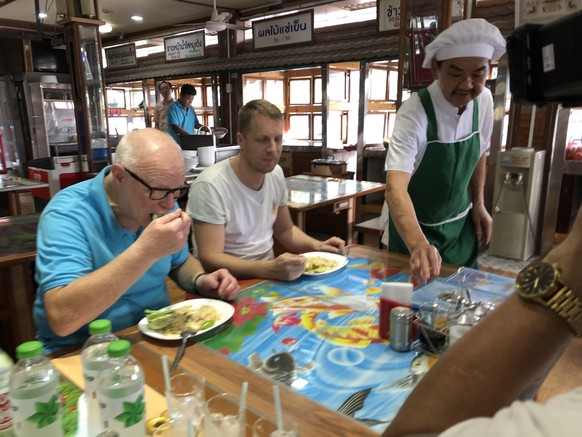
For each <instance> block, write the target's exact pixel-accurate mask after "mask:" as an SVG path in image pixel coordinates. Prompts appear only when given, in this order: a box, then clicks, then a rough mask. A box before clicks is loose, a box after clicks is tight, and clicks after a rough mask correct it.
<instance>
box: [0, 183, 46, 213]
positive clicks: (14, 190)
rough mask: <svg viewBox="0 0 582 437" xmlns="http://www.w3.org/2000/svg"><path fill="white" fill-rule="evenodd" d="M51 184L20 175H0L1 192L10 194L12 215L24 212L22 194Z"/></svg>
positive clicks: (9, 204)
mask: <svg viewBox="0 0 582 437" xmlns="http://www.w3.org/2000/svg"><path fill="white" fill-rule="evenodd" d="M48 186H49V184H48V183H46V182H40V181H34V180H32V179H26V178H22V177H20V176H11V175H0V193H6V195H7V196H8V211H9V214H10V215H19V214H21V213H22V207H21V204H20V195H21V194H22V193H28V192H30V191H32V190H33V189H36V188H45V187H48Z"/></svg>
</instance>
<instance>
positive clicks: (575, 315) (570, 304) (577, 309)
mask: <svg viewBox="0 0 582 437" xmlns="http://www.w3.org/2000/svg"><path fill="white" fill-rule="evenodd" d="M547 305H548V306H549V307H550V308H551V309H552V310H553V311H555V312H556V313H557V314H558V315H559V316H560V317H562V318H563V319H565V320H566V321H567V322H568V324H569V325H570V326H571V327H572V329H573V330H574V332H575V334H576V337H582V301H581V300H580V299H579V298H578V296H576V295H575V294H574V292H573V291H572V290H571V289H570V288H568V287H566V286H564V287H562V288H561V289H560V290H558V291H557V292H556V293H555V294H554V295H553V296H552V297H551V298H550V299H548V301H547Z"/></svg>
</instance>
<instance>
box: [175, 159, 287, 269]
mask: <svg viewBox="0 0 582 437" xmlns="http://www.w3.org/2000/svg"><path fill="white" fill-rule="evenodd" d="M286 204H287V185H286V184H285V177H284V175H283V170H282V169H281V167H279V166H278V165H277V166H276V167H275V169H274V170H273V171H272V172H271V173H267V174H266V175H265V182H264V183H263V186H262V187H261V189H260V190H259V191H255V190H252V189H250V188H249V187H247V186H246V185H244V184H243V183H242V182H241V181H240V180H239V178H238V177H237V176H236V174H235V172H234V170H233V169H232V166H231V165H230V159H229V160H224V161H221V162H219V163H217V164H214V165H212V166H210V167H208V168H207V169H206V170H204V171H203V172H202V173H201V174H200V176H199V177H198V178H197V179H196V180H195V181H194V183H193V184H192V186H191V187H190V193H189V194H188V205H187V207H186V212H187V213H188V215H189V216H190V217H192V218H193V219H194V220H199V221H202V222H206V223H212V224H223V225H224V228H225V239H224V252H225V253H228V254H230V255H234V256H237V257H239V258H244V259H252V260H259V259H271V258H273V224H274V223H275V220H276V219H277V213H278V211H279V208H280V207H282V206H284V205H286ZM192 240H193V241H192V245H193V253H194V256H196V255H197V254H198V248H197V245H196V241H195V238H193V239H192Z"/></svg>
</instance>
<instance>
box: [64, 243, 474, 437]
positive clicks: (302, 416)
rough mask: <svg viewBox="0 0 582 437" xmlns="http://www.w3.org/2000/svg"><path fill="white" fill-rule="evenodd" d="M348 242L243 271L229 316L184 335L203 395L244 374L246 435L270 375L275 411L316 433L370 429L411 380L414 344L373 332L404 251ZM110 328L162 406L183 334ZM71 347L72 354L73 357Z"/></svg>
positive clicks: (233, 387) (268, 404)
mask: <svg viewBox="0 0 582 437" xmlns="http://www.w3.org/2000/svg"><path fill="white" fill-rule="evenodd" d="M349 249H350V250H349V258H348V259H346V263H345V265H340V266H338V268H337V270H336V271H333V272H330V273H327V274H321V275H318V274H314V275H303V276H302V277H300V278H298V279H296V280H294V281H275V280H258V279H257V280H245V281H241V287H242V289H241V292H240V293H239V295H238V297H237V298H236V299H235V300H234V301H233V302H231V304H232V305H233V307H234V313H233V315H232V317H231V319H230V320H229V321H228V322H227V323H224V324H222V325H220V326H217V327H216V328H213V329H211V330H210V331H208V332H206V333H204V334H202V335H200V336H197V337H195V339H194V341H190V342H189V346H188V347H187V348H186V351H185V354H184V356H183V358H182V360H181V361H180V364H179V367H178V368H179V369H180V370H181V371H186V372H190V373H193V374H197V375H202V376H204V377H205V378H206V381H207V391H206V397H207V398H208V397H209V396H211V395H213V394H215V393H221V392H227V393H231V394H234V395H235V396H238V395H239V394H240V392H241V387H242V384H243V382H245V381H246V382H248V384H249V385H248V398H247V408H248V412H247V429H248V431H249V432H248V433H247V435H251V434H250V427H251V425H252V423H253V422H254V421H255V420H256V419H257V418H258V417H259V416H261V415H266V414H273V413H274V412H275V407H274V402H273V394H272V393H273V391H272V390H273V385H275V384H277V385H278V386H279V387H280V395H281V403H282V411H283V413H284V414H285V415H286V416H288V417H290V418H292V419H293V420H295V421H296V422H297V423H298V425H299V431H300V435H302V436H314V435H318V436H322V437H324V436H354V435H357V436H377V435H378V434H379V433H381V432H382V431H383V430H384V429H385V428H386V427H387V426H388V424H389V423H390V422H391V420H392V419H393V418H394V416H395V415H396V413H397V411H398V409H399V407H400V405H401V404H402V403H403V402H404V400H405V399H406V397H407V396H408V394H409V393H410V391H411V389H412V388H413V386H414V384H413V383H414V382H415V381H414V380H413V379H411V378H409V376H410V371H411V363H412V361H413V360H414V359H415V357H417V356H418V355H419V351H418V350H416V349H413V350H411V351H407V352H397V351H395V350H393V349H392V348H391V347H390V345H389V342H388V341H387V340H385V339H383V338H380V337H379V335H378V325H379V319H378V318H379V311H378V303H379V296H380V294H381V289H382V284H383V283H384V282H387V281H394V282H408V281H410V276H409V274H408V273H409V270H408V262H409V259H408V256H405V255H402V254H395V253H389V252H387V251H384V250H380V249H376V248H372V247H369V246H361V245H351V246H349ZM479 274H480V273H479ZM441 275H442V276H443V278H442V281H441V282H442V283H441V285H442V286H443V287H445V289H446V288H447V287H448V289H451V288H456V287H457V286H458V284H456V283H452V282H450V283H449V282H447V281H448V278H452V277H454V278H458V268H457V267H455V266H451V265H443V268H442V270H441ZM480 281H483V278H481V279H480ZM465 282H466V281H465ZM465 285H466V284H465ZM435 290H437V291H438V292H440V290H441V288H438V287H437V288H436V289H435ZM421 295H422V296H424V297H425V298H426V297H427V296H429V294H427V293H426V292H425V293H424V294H421ZM192 302H195V301H192ZM117 335H118V336H119V337H121V338H124V339H127V340H129V341H130V342H131V344H132V355H134V356H135V357H136V358H137V360H138V361H139V363H140V365H141V366H142V368H143V370H144V372H145V375H146V383H147V385H148V389H149V391H150V395H151V392H154V393H158V395H157V401H156V402H155V403H154V404H150V411H149V412H148V416H149V417H154V416H159V415H160V414H161V412H162V410H163V409H165V404H164V402H163V396H162V395H161V394H162V393H164V377H163V372H162V356H164V355H165V356H166V357H167V358H168V359H169V361H171V360H172V359H173V358H174V357H175V355H176V353H177V349H178V347H179V346H180V340H177V339H174V340H169V339H166V338H164V337H163V336H161V337H156V338H155V337H153V336H152V335H151V334H148V333H147V329H144V328H143V326H141V323H140V325H138V326H133V327H130V328H127V329H125V330H123V331H121V332H118V333H117ZM78 353H79V351H76V352H73V354H72V355H73V356H75V355H77V360H78ZM67 358H70V357H67ZM78 363H80V360H78ZM79 365H80V364H78V366H79ZM400 381H408V382H407V383H404V384H400ZM152 405H154V406H153V407H152ZM152 409H153V410H152Z"/></svg>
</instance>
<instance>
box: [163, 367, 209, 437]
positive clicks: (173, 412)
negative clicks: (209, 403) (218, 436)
mask: <svg viewBox="0 0 582 437" xmlns="http://www.w3.org/2000/svg"><path fill="white" fill-rule="evenodd" d="M205 386H206V380H205V378H204V377H203V376H200V375H194V374H192V373H188V372H184V373H177V374H175V375H174V376H172V377H171V378H170V397H171V400H172V405H171V406H170V417H171V418H172V419H173V420H174V421H176V422H179V421H182V422H186V421H187V420H188V418H190V420H191V422H192V425H193V427H194V430H198V429H200V426H201V424H202V417H203V416H204V398H205V396H204V389H205Z"/></svg>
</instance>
